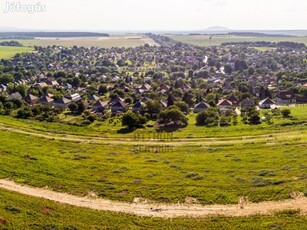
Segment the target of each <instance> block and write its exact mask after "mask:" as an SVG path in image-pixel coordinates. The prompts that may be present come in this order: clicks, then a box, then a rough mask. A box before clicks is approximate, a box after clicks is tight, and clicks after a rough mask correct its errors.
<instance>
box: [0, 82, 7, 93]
mask: <svg viewBox="0 0 307 230" xmlns="http://www.w3.org/2000/svg"><path fill="white" fill-rule="evenodd" d="M6 89H7V87H6V86H5V85H2V84H0V93H4V92H6Z"/></svg>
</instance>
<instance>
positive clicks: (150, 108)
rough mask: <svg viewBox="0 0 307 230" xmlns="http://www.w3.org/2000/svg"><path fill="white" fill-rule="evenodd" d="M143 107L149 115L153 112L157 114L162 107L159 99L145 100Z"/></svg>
mask: <svg viewBox="0 0 307 230" xmlns="http://www.w3.org/2000/svg"><path fill="white" fill-rule="evenodd" d="M145 108H146V110H147V113H149V114H150V115H151V116H152V115H154V114H159V113H160V112H161V109H162V107H161V105H160V103H159V101H146V103H145Z"/></svg>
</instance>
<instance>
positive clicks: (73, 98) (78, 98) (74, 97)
mask: <svg viewBox="0 0 307 230" xmlns="http://www.w3.org/2000/svg"><path fill="white" fill-rule="evenodd" d="M67 98H68V99H69V100H71V101H81V100H82V98H81V96H80V94H78V93H74V94H69V95H68V96H67Z"/></svg>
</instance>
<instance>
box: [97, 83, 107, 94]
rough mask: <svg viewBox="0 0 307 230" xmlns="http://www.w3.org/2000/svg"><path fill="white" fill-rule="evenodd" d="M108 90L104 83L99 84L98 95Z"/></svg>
mask: <svg viewBox="0 0 307 230" xmlns="http://www.w3.org/2000/svg"><path fill="white" fill-rule="evenodd" d="M107 92H108V88H107V87H106V86H105V85H100V86H99V88H98V94H99V95H105V94H106V93H107Z"/></svg>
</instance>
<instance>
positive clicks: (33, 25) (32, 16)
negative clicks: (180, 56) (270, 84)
mask: <svg viewBox="0 0 307 230" xmlns="http://www.w3.org/2000/svg"><path fill="white" fill-rule="evenodd" d="M8 6H10V7H8ZM33 6H36V7H35V10H33V9H34V8H33ZM211 26H223V27H228V28H231V29H236V30H244V29H245V30H247V29H251V30H257V29H259V30H282V29H307V1H306V0H291V1H289V0H87V1H84V0H26V1H18V0H17V1H16V0H15V1H7V0H0V28H4V27H5V28H7V27H14V28H21V29H35V30H69V31H128V32H129V31H131V32H132V31H192V30H202V29H206V28H208V27H211Z"/></svg>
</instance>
